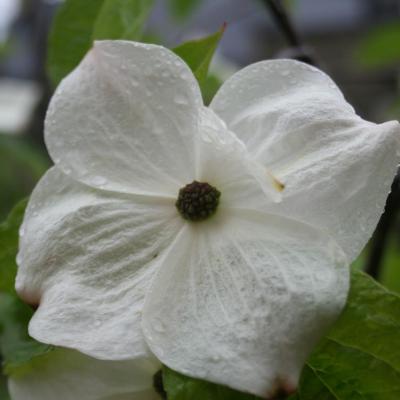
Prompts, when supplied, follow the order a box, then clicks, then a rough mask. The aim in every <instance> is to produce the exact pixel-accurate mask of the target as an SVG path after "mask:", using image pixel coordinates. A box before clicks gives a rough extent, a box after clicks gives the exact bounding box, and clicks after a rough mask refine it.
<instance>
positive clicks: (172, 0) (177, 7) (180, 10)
mask: <svg viewBox="0 0 400 400" xmlns="http://www.w3.org/2000/svg"><path fill="white" fill-rule="evenodd" d="M200 4H201V0H168V6H169V8H170V10H171V13H172V15H173V16H174V17H176V18H178V19H184V18H186V17H188V16H189V15H190V14H191V13H192V12H193V11H194V10H196V8H198V7H199V6H200Z"/></svg>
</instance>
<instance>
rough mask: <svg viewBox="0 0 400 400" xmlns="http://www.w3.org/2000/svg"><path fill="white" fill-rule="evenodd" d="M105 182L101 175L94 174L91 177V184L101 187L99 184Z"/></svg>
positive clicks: (102, 184) (101, 184)
mask: <svg viewBox="0 0 400 400" xmlns="http://www.w3.org/2000/svg"><path fill="white" fill-rule="evenodd" d="M106 183H107V179H105V178H104V177H102V176H95V177H94V178H93V179H92V184H93V185H95V186H99V187H101V186H104V185H105V184H106Z"/></svg>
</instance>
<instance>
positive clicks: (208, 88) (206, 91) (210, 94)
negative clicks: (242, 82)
mask: <svg viewBox="0 0 400 400" xmlns="http://www.w3.org/2000/svg"><path fill="white" fill-rule="evenodd" d="M221 85H222V80H221V79H220V78H218V77H217V76H216V75H211V74H210V75H208V76H207V79H206V80H205V81H204V83H203V85H202V87H201V90H202V93H203V99H204V104H205V105H208V104H210V103H211V100H212V99H213V98H214V96H215V94H216V93H217V92H218V89H219V88H220V87H221Z"/></svg>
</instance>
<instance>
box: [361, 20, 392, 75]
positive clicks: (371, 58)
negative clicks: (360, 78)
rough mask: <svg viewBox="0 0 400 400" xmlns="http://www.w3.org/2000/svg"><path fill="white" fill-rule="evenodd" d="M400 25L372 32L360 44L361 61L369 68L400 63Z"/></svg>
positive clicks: (380, 28) (390, 25)
mask: <svg viewBox="0 0 400 400" xmlns="http://www.w3.org/2000/svg"><path fill="white" fill-rule="evenodd" d="M399 43H400V23H399V22H392V23H390V24H386V25H383V26H380V27H377V28H375V29H374V30H373V31H371V32H370V33H369V34H368V35H367V36H366V38H365V39H364V40H363V41H362V43H361V44H360V48H359V50H358V52H357V57H358V59H359V61H360V62H361V63H362V64H363V65H365V66H368V67H384V66H387V65H391V64H393V63H395V62H399V61H400V46H399Z"/></svg>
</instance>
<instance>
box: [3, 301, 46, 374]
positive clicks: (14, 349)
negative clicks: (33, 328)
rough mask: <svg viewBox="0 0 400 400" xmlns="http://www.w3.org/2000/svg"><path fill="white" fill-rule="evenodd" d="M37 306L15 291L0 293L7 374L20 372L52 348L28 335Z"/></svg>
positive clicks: (30, 366) (26, 369)
mask: <svg viewBox="0 0 400 400" xmlns="http://www.w3.org/2000/svg"><path fill="white" fill-rule="evenodd" d="M32 315H33V309H32V308H31V307H30V306H28V305H27V304H25V303H23V302H22V301H21V300H20V299H18V298H17V297H16V296H15V295H14V296H13V295H8V294H0V350H1V354H2V357H3V359H4V362H5V372H6V374H7V375H20V374H23V373H25V372H27V371H29V370H30V369H31V368H33V366H34V364H35V363H37V361H38V357H42V356H43V355H45V354H47V353H48V352H49V351H51V349H52V347H51V346H48V345H45V344H42V343H39V342H37V341H36V340H34V339H32V338H31V337H30V336H29V335H28V323H29V321H30V319H31V318H32Z"/></svg>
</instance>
